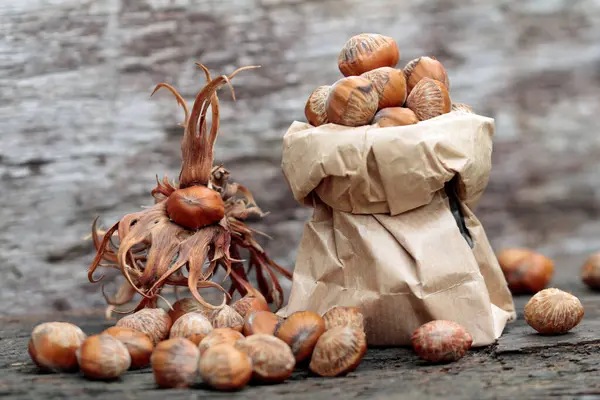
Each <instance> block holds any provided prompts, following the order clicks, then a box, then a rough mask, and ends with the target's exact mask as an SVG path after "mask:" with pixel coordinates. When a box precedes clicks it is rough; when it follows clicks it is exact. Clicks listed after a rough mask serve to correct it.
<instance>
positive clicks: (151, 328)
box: [115, 308, 171, 346]
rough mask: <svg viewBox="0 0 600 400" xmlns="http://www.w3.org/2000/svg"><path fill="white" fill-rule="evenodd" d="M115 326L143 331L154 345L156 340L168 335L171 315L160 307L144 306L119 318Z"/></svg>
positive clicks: (158, 340)
mask: <svg viewBox="0 0 600 400" xmlns="http://www.w3.org/2000/svg"><path fill="white" fill-rule="evenodd" d="M115 326H119V327H123V328H131V329H135V330H136V331H139V332H142V333H145V334H146V335H148V337H149V338H150V340H152V344H153V345H155V346H156V344H157V343H158V342H160V341H161V340H164V339H166V338H167V337H169V330H170V329H171V317H169V314H167V312H166V311H165V310H163V309H162V308H144V309H142V310H140V311H137V312H135V313H133V314H131V315H127V316H125V317H123V318H121V319H120V320H119V321H117V323H116V324H115Z"/></svg>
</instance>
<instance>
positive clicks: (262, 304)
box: [232, 295, 271, 319]
mask: <svg viewBox="0 0 600 400" xmlns="http://www.w3.org/2000/svg"><path fill="white" fill-rule="evenodd" d="M232 307H233V309H234V310H235V311H237V313H238V314H240V315H241V316H242V318H244V319H246V317H247V316H248V314H250V313H252V312H254V311H259V310H263V311H271V310H270V309H269V305H268V304H267V302H266V301H265V299H264V298H260V297H255V296H251V295H246V296H244V297H242V298H241V299H239V300H238V301H236V302H235V303H233V306H232Z"/></svg>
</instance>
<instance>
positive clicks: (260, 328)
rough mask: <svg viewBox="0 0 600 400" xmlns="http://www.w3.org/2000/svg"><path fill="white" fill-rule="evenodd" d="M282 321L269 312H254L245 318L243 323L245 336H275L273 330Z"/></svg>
mask: <svg viewBox="0 0 600 400" xmlns="http://www.w3.org/2000/svg"><path fill="white" fill-rule="evenodd" d="M282 321H283V318H281V317H280V316H278V315H276V314H273V313H272V312H270V311H255V312H253V313H251V314H249V315H248V316H247V317H246V321H245V323H244V330H243V331H242V332H243V333H244V335H245V336H250V335H255V334H257V333H266V334H269V335H273V334H275V329H276V328H277V326H278V325H279V324H280V323H281V322H282Z"/></svg>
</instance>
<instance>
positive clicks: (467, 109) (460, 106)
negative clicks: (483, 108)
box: [452, 103, 473, 113]
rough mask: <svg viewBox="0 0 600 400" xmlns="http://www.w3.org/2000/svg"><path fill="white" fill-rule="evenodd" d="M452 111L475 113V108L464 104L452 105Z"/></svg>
mask: <svg viewBox="0 0 600 400" xmlns="http://www.w3.org/2000/svg"><path fill="white" fill-rule="evenodd" d="M452 111H461V112H467V113H473V108H472V107H471V106H468V105H466V104H462V103H452Z"/></svg>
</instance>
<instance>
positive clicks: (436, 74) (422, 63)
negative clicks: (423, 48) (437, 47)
mask: <svg viewBox="0 0 600 400" xmlns="http://www.w3.org/2000/svg"><path fill="white" fill-rule="evenodd" d="M404 75H406V89H407V91H408V94H410V92H412V90H413V88H414V87H415V86H417V84H418V83H419V82H420V81H421V79H423V78H431V79H435V80H436V81H439V82H441V83H443V84H444V86H445V87H446V89H447V90H450V80H449V79H448V73H447V72H446V69H445V68H444V66H443V65H442V63H441V62H439V61H438V60H437V59H436V58H435V57H419V58H415V59H414V60H411V61H409V62H408V64H406V66H405V67H404Z"/></svg>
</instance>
